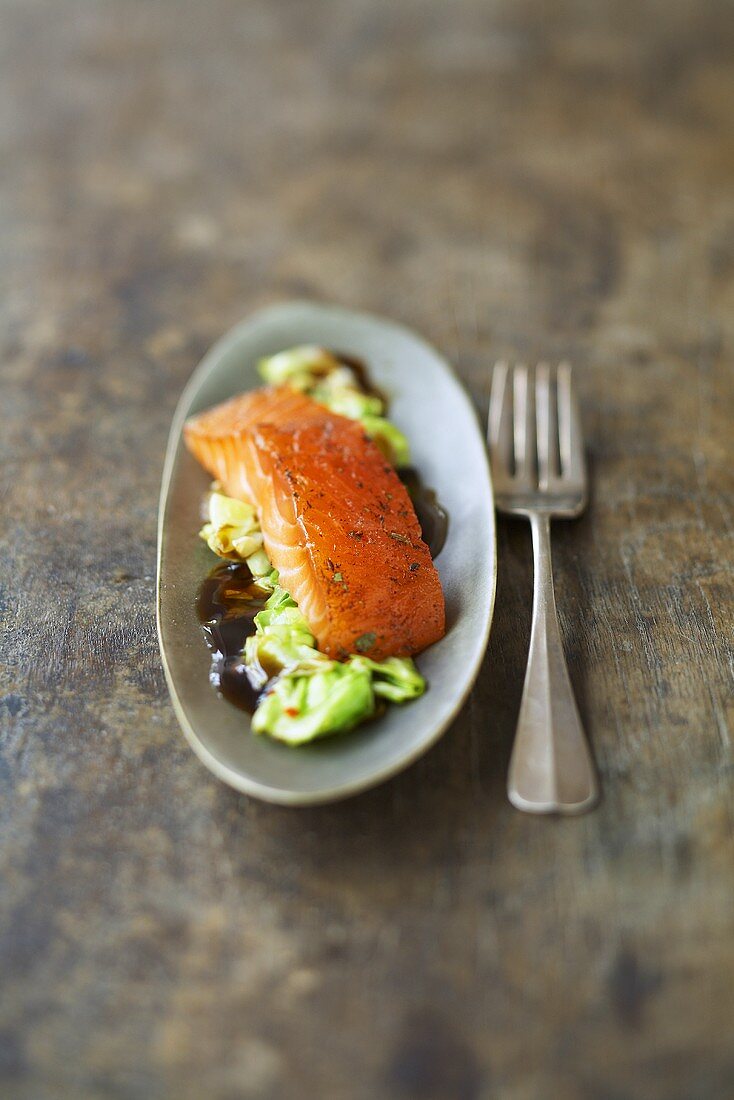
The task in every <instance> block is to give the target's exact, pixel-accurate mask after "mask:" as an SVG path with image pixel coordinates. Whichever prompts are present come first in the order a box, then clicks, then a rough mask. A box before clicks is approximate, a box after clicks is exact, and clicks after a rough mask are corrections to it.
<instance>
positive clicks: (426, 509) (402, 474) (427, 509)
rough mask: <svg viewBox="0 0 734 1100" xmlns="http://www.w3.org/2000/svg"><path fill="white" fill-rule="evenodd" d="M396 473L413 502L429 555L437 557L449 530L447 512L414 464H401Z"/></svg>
mask: <svg viewBox="0 0 734 1100" xmlns="http://www.w3.org/2000/svg"><path fill="white" fill-rule="evenodd" d="M397 474H398V477H399V478H400V480H401V481H402V483H403V485H404V486H405V488H406V489H407V490H408V496H409V497H410V499H411V500H412V502H413V507H414V508H415V514H416V516H417V517H418V522H419V524H420V526H421V534H422V536H423V541H424V542H425V544H426V546H427V547H428V549H429V550H430V551H431V557H432V558H437V557H438V555H439V554H440V553H441V551H442V550H443V547H444V543H445V542H446V536H447V534H448V530H449V515H448V512H447V511H446V509H445V508H443V507H442V506H441V505H440V504H439V503H438V500H437V498H436V493H435V491H434V490H433V489H429V487H428V486H427V485H424V484H423V481H422V479H421V475H420V474H419V472H418V471H417V470H416V468H415V466H401V467H400V469H399V470H398V471H397Z"/></svg>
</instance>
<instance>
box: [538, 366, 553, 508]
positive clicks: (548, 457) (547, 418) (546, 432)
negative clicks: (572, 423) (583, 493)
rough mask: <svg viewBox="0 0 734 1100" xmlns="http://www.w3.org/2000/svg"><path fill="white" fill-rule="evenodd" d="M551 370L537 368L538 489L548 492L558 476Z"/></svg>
mask: <svg viewBox="0 0 734 1100" xmlns="http://www.w3.org/2000/svg"><path fill="white" fill-rule="evenodd" d="M551 381H552V375H551V369H550V367H549V366H548V364H547V363H538V365H537V367H536V368H535V420H536V430H537V434H538V487H539V488H540V489H541V491H543V490H547V489H548V488H549V486H550V482H551V480H552V479H553V478H556V477H557V476H558V460H557V435H556V429H557V425H556V418H555V416H554V415H553V412H554V410H552V409H551V397H552V394H551Z"/></svg>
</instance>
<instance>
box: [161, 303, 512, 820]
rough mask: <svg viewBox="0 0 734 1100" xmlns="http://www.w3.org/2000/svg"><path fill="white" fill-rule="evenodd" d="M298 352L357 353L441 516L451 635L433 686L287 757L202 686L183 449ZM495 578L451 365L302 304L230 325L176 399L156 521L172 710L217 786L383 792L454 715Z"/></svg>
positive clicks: (485, 473)
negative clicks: (264, 371)
mask: <svg viewBox="0 0 734 1100" xmlns="http://www.w3.org/2000/svg"><path fill="white" fill-rule="evenodd" d="M296 344H321V345H323V346H325V347H327V348H335V349H337V350H339V351H341V352H345V353H349V354H352V355H356V356H359V357H360V358H362V359H364V360H365V361H366V363H367V365H368V367H369V370H370V373H371V376H372V378H373V379H374V381H375V383H376V384H377V385H378V386H379V388H380V389H381V390H383V391H385V393H386V394H387V395H388V397H389V399H390V416H391V418H392V419H393V420H394V421H395V423H396V424H397V425H398V426H399V427H400V428H402V429H403V431H404V432H405V433H406V435H407V436H408V439H409V440H410V445H411V449H412V455H413V462H414V464H415V466H417V467H418V469H419V470H420V472H421V475H422V477H423V480H424V482H425V484H427V485H429V486H431V487H433V488H434V489H435V490H436V491H437V493H438V499H439V500H440V501H441V503H442V504H443V505H444V506H445V507H446V509H447V510H448V513H449V531H448V538H447V540H446V544H445V546H444V548H443V550H442V551H441V553H440V554H439V555H438V557H437V559H436V565H437V568H438V571H439V573H440V576H441V582H442V584H443V589H444V593H445V596H446V610H447V627H448V629H447V633H446V636H445V638H443V639H442V640H441V641H440V642H438V643H437V644H436V645H433V646H431V647H430V649H428V650H427V651H426V652H425V653H423V654H421V655H420V657H419V658H418V660H417V664H418V666H419V668H420V670H421V672H422V673H423V675H424V676H425V677H426V679H427V680H428V684H429V688H428V691H427V692H426V694H425V695H423V696H422V697H421V698H420V699H417V700H415V701H414V702H412V703H409V704H406V705H405V706H402V707H399V706H391V707H388V709H387V713H386V714H385V715H384V716H383V717H381V718H380V719H379V720H376V721H374V722H370V723H368V724H367V725H365V726H362V727H361V728H359V729H357V730H354V731H353V732H351V733H348V734H345V735H341V736H335V737H332V738H325V739H324V740H322V741H318V742H315V743H314V744H311V745H306V746H303V747H300V748H289V747H287V746H285V745H282V744H279V743H278V742H276V741H272V740H270V739H269V738H267V737H259V736H255V735H254V734H252V733H251V732H250V728H249V718H248V716H247V714H245V713H244V712H243V711H241V710H239V709H237V708H236V707H234V706H233V705H232V704H231V703H228V702H226V701H225V700H224V699H222V698H220V697H219V696H218V695H217V694H216V693H215V691H214V690H213V689H212V687H211V686H210V684H209V652H208V650H207V648H206V645H205V643H204V638H203V635H202V631H201V627H200V625H199V622H198V620H197V617H196V598H197V593H198V590H199V586H200V585H201V582H202V581H203V579H204V578H205V577H206V575H207V573H208V572H209V571H210V569H211V568H212V566H213V565H214V564H215V561H216V559H215V558H214V556H213V555H212V554H211V551H209V550H208V549H207V547H206V545H205V544H204V542H202V540H201V539H199V538H198V537H197V532H198V530H199V527H200V526H201V521H200V514H199V510H200V504H201V499H202V495H203V494H204V492H205V491H206V489H207V487H208V485H209V483H210V478H209V477H208V476H207V474H206V473H205V472H204V470H203V469H201V467H200V466H199V465H198V463H197V462H196V461H195V460H194V459H193V458H192V457H191V456H190V455H189V453H188V452H187V451H186V449H185V448H184V445H183V441H182V437H181V429H182V426H183V423H184V421H185V420H186V418H187V417H189V416H191V415H192V414H194V413H197V412H200V411H201V410H202V409H206V408H208V407H209V406H210V405H214V404H216V403H217V402H218V401H223V400H224V399H225V398H227V397H231V396H232V395H233V394H235V393H240V392H242V391H243V390H246V389H250V388H252V387H254V386H257V385H260V384H261V380H260V378H259V376H258V374H257V371H256V363H257V361H258V359H259V358H260V357H261V356H264V355H272V354H274V353H275V352H277V351H281V350H283V349H284V348H289V347H293V346H294V345H296ZM495 571H496V552H495V532H494V506H493V500H492V489H491V483H490V477H489V469H488V464H487V457H486V450H485V446H484V441H483V436H482V433H481V432H480V429H479V424H478V421H477V417H476V414H475V411H474V409H473V407H472V405H471V403H470V401H469V399H468V397H467V395H466V394H465V392H464V390H463V389H462V387H461V385H460V384H459V382H458V381H457V379H456V377H455V375H454V374H453V372H452V370H451V368H450V367H449V366H448V364H447V363H446V362H445V361H444V360H443V359H442V358H441V356H440V355H439V354H438V353H437V352H436V351H434V350H433V348H431V347H430V346H429V345H428V344H426V343H425V342H424V341H423V340H421V339H420V338H419V337H418V336H416V335H414V334H413V333H412V332H409V331H408V330H407V329H405V328H402V327H400V326H398V325H395V324H393V323H391V322H388V321H384V320H381V319H379V318H377V317H371V316H367V315H365V314H362V313H351V312H347V311H345V310H342V309H336V308H332V307H327V306H319V305H311V304H307V303H300V302H297V303H291V304H286V305H280V306H276V307H274V308H272V309H268V310H265V311H264V312H262V313H258V314H256V315H255V316H254V317H252V318H251V319H249V320H247V321H244V322H243V323H242V324H240V325H237V326H236V327H235V328H234V329H233V330H232V331H231V332H229V333H228V334H227V335H226V336H225V337H223V339H221V340H220V341H219V342H218V343H217V344H216V345H215V346H214V347H213V348H212V349H211V351H210V352H209V353H208V354H207V355H206V356H205V358H204V360H203V361H202V363H201V364H200V366H199V367H198V369H197V370H196V372H195V373H194V375H193V377H192V378H191V381H190V382H189V384H188V385H187V387H186V389H185V390H184V393H183V395H182V397H181V400H180V402H179V405H178V408H177V410H176V415H175V417H174V421H173V426H172V428H171V435H170V439H169V444H168V452H167V455H166V462H165V468H164V472H163V484H162V488H161V505H160V514H159V522H158V636H159V640H160V647H161V655H162V659H163V667H164V669H165V672H166V678H167V680H168V686H169V688H170V692H171V698H172V700H173V705H174V708H175V711H176V714H177V716H178V719H179V722H180V723H181V727H182V729H183V731H184V734H185V735H186V737H187V738H188V741H189V743H190V744H191V747H192V748H193V749H194V751H195V752H196V754H197V755H198V756H199V757H200V759H201V760H202V761H203V762H204V764H206V766H207V767H208V768H209V769H210V771H212V772H213V773H214V774H215V775H216V776H218V777H219V778H220V779H222V780H224V782H225V783H229V784H230V786H232V787H235V788H236V789H237V790H239V791H244V792H245V793H246V794H250V795H254V796H255V797H257V798H262V799H266V800H268V801H270V802H281V803H287V804H290V805H306V804H312V803H318V802H329V801H333V800H335V799H339V798H344V797H345V796H347V795H350V794H354V793H356V792H357V791H361V790H364V789H366V788H367V787H371V786H373V785H374V784H376V783H380V782H382V780H384V779H387V778H388V777H389V776H391V775H394V774H395V773H396V772H398V771H400V770H401V769H402V768H405V767H406V766H407V765H408V764H410V763H411V762H412V761H413V760H416V759H417V757H419V756H420V755H421V754H422V753H424V752H425V751H426V749H428V748H430V746H431V745H433V744H434V742H435V741H437V739H438V738H439V737H440V736H441V734H442V733H443V731H444V730H445V729H446V727H447V726H448V725H449V723H450V722H451V720H452V719H453V718H454V717H455V716H456V714H457V713H458V711H459V710H460V708H461V706H462V704H463V702H464V700H465V699H466V696H467V694H468V692H469V690H470V688H471V686H472V683H473V682H474V679H475V677H476V674H477V671H478V669H479V665H480V663H481V660H482V656H483V653H484V650H485V647H486V643H487V636H488V634H489V625H490V620H491V616H492V606H493V602H494V587H495Z"/></svg>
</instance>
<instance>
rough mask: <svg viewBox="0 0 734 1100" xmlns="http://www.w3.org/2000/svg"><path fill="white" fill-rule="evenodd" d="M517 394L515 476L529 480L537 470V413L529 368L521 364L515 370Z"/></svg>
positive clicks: (514, 387) (514, 383)
mask: <svg viewBox="0 0 734 1100" xmlns="http://www.w3.org/2000/svg"><path fill="white" fill-rule="evenodd" d="M513 389H514V396H515V477H516V478H518V479H519V480H521V481H524V482H528V481H530V480H531V479H532V477H533V474H534V470H535V415H534V410H533V404H534V402H533V391H532V387H531V386H530V379H529V377H528V368H527V367H526V366H525V365H524V364H521V365H519V366H517V367H515V370H514V372H513Z"/></svg>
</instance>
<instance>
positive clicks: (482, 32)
mask: <svg viewBox="0 0 734 1100" xmlns="http://www.w3.org/2000/svg"><path fill="white" fill-rule="evenodd" d="M1 37H2V45H1V48H2V53H3V57H2V64H1V65H0V82H1V85H2V96H1V97H0V104H1V111H2V126H1V130H0V132H1V134H2V158H1V162H0V163H1V164H2V199H1V201H0V231H1V232H0V236H1V239H2V249H3V262H2V294H1V295H0V310H1V315H2V326H1V330H2V339H3V353H2V377H3V382H2V395H3V396H2V410H3V429H2V433H1V434H0V446H1V448H2V455H3V458H2V467H1V468H0V477H1V478H2V495H1V498H0V499H2V503H3V509H2V525H1V526H0V539H2V545H3V550H2V563H3V571H2V611H3V616H4V618H3V630H2V640H1V641H0V655H1V664H2V668H1V671H0V677H1V695H0V713H1V714H2V744H1V749H2V751H1V755H0V791H1V797H0V817H1V819H2V827H1V830H0V875H1V881H2V895H1V901H0V942H1V944H2V947H1V954H2V971H3V973H2V982H1V988H0V1082H1V1084H2V1087H1V1088H0V1094H1V1095H2V1096H3V1097H5V1098H8V1100H46V1098H53V1100H57V1098H60V1100H66V1098H70V1100H97V1098H110V1100H112V1098H114V1100H161V1098H166V1100H167V1098H169V1097H170V1098H175V1100H201V1098H206V1100H239V1098H240V1097H257V1098H262V1097H264V1098H278V1100H280V1098H283V1097H299V1098H300V1097H308V1098H310V1097H319V1098H321V1097H324V1098H329V1100H331V1098H341V1097H345V1098H348V1100H363V1098H365V1100H366V1098H379V1100H382V1098H387V1100H393V1098H397V1100H400V1098H404V1097H411V1098H412V1097H419V1098H421V1100H432V1098H438V1100H453V1098H459V1100H474V1098H480V1100H495V1098H501V1100H505V1098H507V1100H548V1098H556V1097H560V1098H563V1100H728V1098H729V1097H731V1096H732V1095H734V1042H733V1035H732V1032H733V1030H734V1027H733V1022H734V939H733V936H734V820H733V819H734V810H733V805H732V774H733V772H732V721H733V719H734V712H733V710H732V702H731V694H730V693H731V676H732V656H733V654H732V638H733V636H734V635H733V625H734V624H733V621H732V620H733V615H732V606H733V603H732V597H733V594H734V593H733V585H732V549H733V547H732V531H733V529H734V526H733V525H734V519H733V515H734V477H733V475H732V465H733V462H732V417H733V415H734V373H733V371H732V362H731V352H732V335H733V332H734V320H733V318H734V192H733V190H732V184H733V182H734V132H733V131H734V111H733V110H732V104H733V103H734V18H733V17H732V9H731V6H730V5H729V4H728V3H726V2H722V3H713V2H706V3H701V2H698V0H690V2H688V0H660V2H657V3H655V2H651V3H647V4H641V3H638V4H633V3H626V2H617V3H615V2H613V0H612V2H610V0H603V2H601V0H599V2H597V0H583V2H581V0H579V2H577V3H571V2H569V3H564V4H561V5H550V6H549V5H545V4H543V3H540V0H498V2H495V3H483V2H481V0H476V2H471V0H461V2H453V3H451V4H448V3H440V2H438V0H435V2H433V3H418V2H417V0H415V2H414V0H401V2H400V3H393V4H387V3H379V2H378V0H341V2H340V3H336V2H334V3H328V2H323V3H309V4H304V3H298V2H297V0H286V2H283V0H252V2H248V3H242V2H237V0H231V2H230V0H209V2H208V3H206V4H202V3H197V2H196V0H160V2H158V3H146V4H138V3H133V2H131V0H129V2H124V0H108V2H106V3H96V4H95V3H90V2H89V0H67V2H66V3H65V4H64V5H60V4H58V3H57V2H55V0H23V2H21V0H7V2H6V3H5V4H4V5H3V32H2V36H1ZM292 297H306V298H311V299H315V300H324V301H331V302H337V303H343V304H345V305H348V306H352V307H357V308H365V309H369V310H373V311H376V312H378V313H384V314H387V315H390V316H392V317H395V318H398V319H400V320H402V321H404V322H406V323H408V324H409V325H412V326H414V327H415V328H417V329H418V330H419V331H421V332H423V333H424V334H425V335H426V337H427V338H428V339H430V340H431V341H433V342H434V343H435V344H436V345H437V346H438V347H439V348H441V349H442V350H443V351H444V352H445V353H446V354H447V355H448V356H449V357H450V358H451V359H452V360H453V361H454V362H455V364H456V366H457V369H458V370H459V371H460V372H461V374H462V376H463V377H464V379H465V380H466V381H467V383H468V384H469V386H470V388H471V389H472V391H473V393H474V396H475V398H476V400H477V403H478V405H479V407H480V408H482V409H484V408H485V407H486V401H487V392H488V385H487V382H488V369H489V365H490V364H491V362H492V361H493V360H494V359H496V358H497V357H500V356H503V355H506V356H510V357H513V358H516V357H527V358H528V359H534V358H536V357H538V356H544V357H549V358H552V359H555V358H557V357H559V356H569V357H570V358H571V359H572V360H573V362H574V363H575V364H576V365H577V367H578V375H579V383H580V390H581V397H582V402H583V414H584V418H585V424H586V428H587V430H588V437H589V445H590V450H591V459H592V464H593V501H592V504H591V507H590V509H589V512H588V514H587V515H586V516H585V518H584V519H582V520H581V521H579V522H577V523H574V524H573V525H568V526H561V525H559V526H558V529H557V531H556V533H555V571H556V580H557V596H558V603H559V607H560V613H561V617H562V626H563V631H564V636H565V640H566V645H567V650H568V655H569V660H570V665H571V673H572V678H573V681H574V684H575V687H576V690H577V692H578V695H579V698H580V701H581V705H582V711H583V714H584V716H585V721H586V724H587V728H588V730H589V733H590V736H591V739H592V741H593V746H594V751H595V754H596V759H597V761H598V765H599V769H600V772H601V776H602V780H603V786H604V801H603V803H602V805H601V806H600V808H599V809H598V811H597V812H596V813H594V814H591V815H590V816H587V817H584V818H581V819H578V820H543V819H534V818H531V817H526V816H523V815H521V814H519V813H517V812H516V811H514V810H513V809H512V808H511V807H510V806H509V805H508V803H507V801H506V799H505V793H504V788H505V773H506V769H507V763H508V758H509V753H510V746H511V741H512V735H513V729H514V722H515V718H516V714H517V709H518V703H519V695H520V689H521V680H522V673H523V668H524V661H525V653H526V647H527V642H528V623H529V614H530V600H529V597H530V590H531V589H530V585H531V559H530V543H529V536H528V531H527V529H526V527H525V526H523V525H522V524H511V523H505V522H503V523H501V525H500V532H499V560H500V573H499V585H498V593H497V608H496V615H495V622H494V627H493V631H492V639H491V644H490V648H489V653H488V655H487V659H486V663H485V665H484V668H483V670H482V673H481V676H480V678H479V681H478V682H477V685H476V688H475V690H474V692H473V694H472V697H471V700H470V702H469V705H468V706H467V707H466V709H465V711H464V713H463V715H462V716H461V718H460V719H459V721H458V722H457V723H456V724H455V726H454V727H453V729H452V730H451V731H450V733H449V734H448V735H447V736H446V737H445V738H444V740H443V741H442V742H441V744H440V745H439V746H438V747H437V748H435V749H434V750H433V751H432V752H431V753H430V754H429V755H428V756H427V757H425V758H424V759H423V760H422V761H420V763H418V764H417V765H415V766H414V767H413V768H411V769H410V770H409V771H408V772H407V773H405V774H404V775H402V776H401V777H400V778H398V779H397V780H395V781H393V782H391V783H388V784H386V785H385V786H383V787H381V788H380V789H378V790H375V791H373V792H371V793H369V794H366V795H364V796H361V797H359V798H355V799H353V800H351V801H349V802H347V803H343V804H341V805H335V806H331V807H327V808H323V809H313V810H308V811H307V810H300V811H297V810H288V809H278V808H275V807H272V806H268V805H263V804H259V803H257V802H254V801H250V800H248V799H247V798H243V797H240V796H238V795H236V794H234V793H233V792H232V791H230V790H228V789H227V788H226V787H224V786H223V785H221V784H219V783H217V782H216V781H215V780H214V779H213V778H212V777H211V776H210V775H209V774H208V772H206V771H205V770H204V769H203V767H202V766H201V765H200V764H199V763H198V761H197V760H196V759H195V757H194V756H193V755H192V753H191V752H190V751H189V749H188V748H187V746H186V744H185V742H184V740H183V738H182V736H181V735H180V733H179V729H178V727H177V724H176V721H175V719H174V716H173V712H172V710H171V707H170V704H169V701H168V696H167V693H166V689H165V685H164V682H163V675H162V672H161V667H160V662H159V658H158V649H157V644H156V637H155V625H154V595H153V592H154V569H155V537H156V536H155V526H156V510H157V503H158V500H157V496H158V485H159V480H160V474H161V461H162V456H163V451H164V444H165V439H166V433H167V428H168V424H169V421H170V418H171V414H172V412H173V408H174V404H175V402H176V399H177V397H178V395H179V392H180V390H181V387H182V386H183V384H184V382H185V380H186V378H187V377H188V375H189V374H190V372H191V370H192V369H193V367H194V366H195V364H196V362H197V360H198V359H199V357H200V355H201V354H202V352H203V351H204V350H205V349H206V348H207V346H208V345H209V344H210V343H211V342H212V341H213V340H214V339H215V338H216V337H218V336H219V335H220V334H221V333H222V332H223V331H224V330H225V329H226V328H228V327H229V326H230V325H231V324H232V323H233V322H235V321H236V320H238V319H240V318H241V317H243V316H245V315H247V314H248V313H249V312H251V311H252V310H254V309H255V308H256V307H258V306H261V305H263V304H265V303H268V302H272V301H277V300H281V299H287V298H292Z"/></svg>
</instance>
